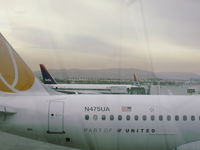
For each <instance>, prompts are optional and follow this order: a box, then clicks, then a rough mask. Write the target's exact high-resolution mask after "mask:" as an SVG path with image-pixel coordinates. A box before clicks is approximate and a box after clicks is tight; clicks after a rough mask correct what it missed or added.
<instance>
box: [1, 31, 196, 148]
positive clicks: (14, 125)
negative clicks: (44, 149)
mask: <svg viewBox="0 0 200 150" xmlns="http://www.w3.org/2000/svg"><path fill="white" fill-rule="evenodd" d="M0 60H1V64H0V130H1V131H4V132H8V133H11V134H15V135H20V136H23V137H27V138H32V139H36V140H40V141H45V142H49V143H54V144H57V145H63V146H66V147H72V148H77V149H81V150H116V149H117V150H172V149H176V148H177V147H178V146H180V145H183V144H187V143H190V142H195V141H199V140H200V109H199V106H200V96H171V95H168V96H160V95H61V94H59V93H56V92H54V91H52V90H49V88H47V87H46V86H44V85H42V84H41V83H40V82H39V81H38V80H37V79H36V78H35V77H34V75H33V73H32V72H31V71H30V69H29V68H28V66H27V65H26V64H25V63H24V62H23V61H22V59H21V58H20V57H19V56H18V55H17V54H16V52H15V51H14V49H13V48H12V47H11V46H10V45H9V43H8V42H7V41H6V40H5V39H4V38H3V36H2V35H0Z"/></svg>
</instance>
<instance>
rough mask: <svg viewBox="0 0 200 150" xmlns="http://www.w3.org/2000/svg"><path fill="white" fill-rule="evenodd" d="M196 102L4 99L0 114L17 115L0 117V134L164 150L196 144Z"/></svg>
mask: <svg viewBox="0 0 200 150" xmlns="http://www.w3.org/2000/svg"><path fill="white" fill-rule="evenodd" d="M199 98H200V97H199V96H149V95H148V96H136V95H84V96H82V95H64V96H30V97H29V96H13V97H12V96H9V97H7V96H4V97H0V109H1V110H2V109H5V111H6V109H11V108H12V110H13V111H15V112H16V114H8V113H5V114H4V113H1V115H0V127H1V128H0V129H1V130H2V131H6V132H9V133H12V134H16V135H20V136H24V137H29V138H33V139H37V140H41V141H48V142H50V143H54V144H58V145H63V146H69V147H75V148H80V149H87V150H88V149H90V150H116V149H118V150H147V149H148V150H168V149H172V148H174V147H177V146H179V145H182V144H185V143H189V142H193V141H198V140H200V118H199V117H200V109H199V106H200V100H199ZM153 116H154V117H153ZM169 116H170V117H169ZM185 116H186V117H185ZM113 117H114V119H113ZM111 118H112V119H113V120H112V119H111ZM137 118H138V119H137ZM153 118H154V119H153ZM168 119H169V120H168Z"/></svg>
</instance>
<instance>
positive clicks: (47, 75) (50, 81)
mask: <svg viewBox="0 0 200 150" xmlns="http://www.w3.org/2000/svg"><path fill="white" fill-rule="evenodd" d="M40 70H41V73H42V79H43V82H44V84H56V81H55V80H54V78H53V77H52V76H51V74H50V73H49V72H48V70H47V69H46V67H45V66H44V65H43V64H40Z"/></svg>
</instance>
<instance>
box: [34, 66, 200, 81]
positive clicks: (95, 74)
mask: <svg viewBox="0 0 200 150" xmlns="http://www.w3.org/2000/svg"><path fill="white" fill-rule="evenodd" d="M49 72H50V73H51V74H52V75H53V77H54V78H57V79H61V80H68V79H72V78H75V79H78V78H80V79H133V75H134V74H136V76H137V77H138V78H139V79H152V78H159V79H170V80H172V79H178V80H190V79H200V75H198V74H195V73H190V72H158V73H153V72H150V71H145V70H139V69H134V68H126V69H124V68H122V69H100V70H82V69H68V70H49ZM35 74H36V76H38V77H40V76H41V74H40V71H36V72H35Z"/></svg>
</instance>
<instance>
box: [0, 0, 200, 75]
mask: <svg viewBox="0 0 200 150" xmlns="http://www.w3.org/2000/svg"><path fill="white" fill-rule="evenodd" d="M0 4H1V5H0V32H2V33H3V34H4V36H5V37H6V38H7V39H8V40H9V42H10V43H11V44H12V46H13V47H14V48H15V49H16V50H17V52H18V53H20V55H21V56H22V57H23V59H24V60H25V61H26V62H27V63H28V64H29V66H30V67H31V68H32V69H33V70H38V69H39V66H38V64H39V63H43V64H45V65H46V66H47V67H48V68H50V69H60V68H66V69H70V68H81V69H100V68H137V69H144V70H150V71H155V72H160V71H164V72H167V71H170V72H179V71H181V72H196V73H200V1H199V0H140V1H139V0H6V1H5V0H0Z"/></svg>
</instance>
